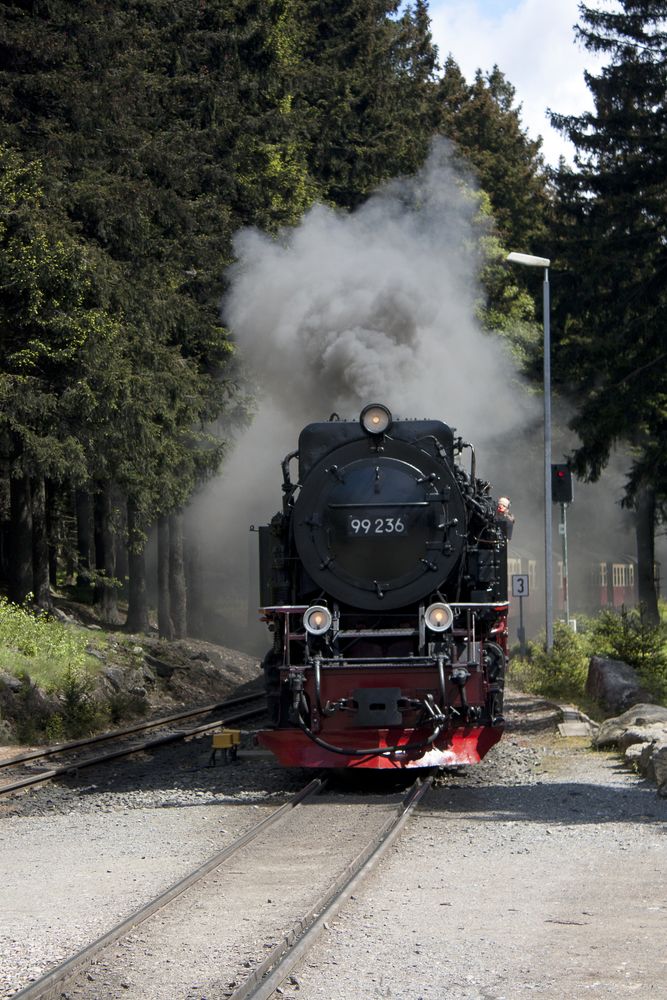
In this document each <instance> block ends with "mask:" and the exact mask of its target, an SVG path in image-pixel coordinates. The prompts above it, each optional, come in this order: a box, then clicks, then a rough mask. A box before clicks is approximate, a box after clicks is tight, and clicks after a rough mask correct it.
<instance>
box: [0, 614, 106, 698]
mask: <svg viewBox="0 0 667 1000" xmlns="http://www.w3.org/2000/svg"><path fill="white" fill-rule="evenodd" d="M87 645H88V639H87V637H86V635H85V634H83V633H82V632H80V631H79V630H77V629H75V628H72V627H71V626H69V625H66V624H65V623H63V622H59V621H56V620H55V619H52V618H49V617H48V615H45V614H39V615H38V614H33V613H32V612H31V611H29V610H28V609H26V608H23V607H19V606H18V605H16V604H11V603H10V602H9V601H7V600H6V599H5V598H4V597H0V652H1V654H2V665H3V669H5V670H7V671H9V672H10V673H12V674H15V675H16V676H17V677H22V676H29V677H30V678H31V680H32V681H34V682H38V683H39V684H40V685H42V686H44V687H48V686H49V685H52V684H54V683H56V684H58V683H59V682H60V679H61V678H62V677H64V676H67V672H68V671H75V672H76V673H77V674H85V673H86V672H89V671H93V670H95V668H96V665H97V661H96V660H95V659H94V658H92V657H90V656H89V655H88V653H87V652H86V646H87Z"/></svg>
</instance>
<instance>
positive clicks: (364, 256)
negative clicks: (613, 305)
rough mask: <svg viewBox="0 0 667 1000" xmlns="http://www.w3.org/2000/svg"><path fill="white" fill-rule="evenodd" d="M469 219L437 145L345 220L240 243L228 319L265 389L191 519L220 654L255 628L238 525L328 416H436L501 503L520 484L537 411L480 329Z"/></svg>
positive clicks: (250, 542) (244, 643)
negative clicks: (470, 454) (381, 411)
mask: <svg viewBox="0 0 667 1000" xmlns="http://www.w3.org/2000/svg"><path fill="white" fill-rule="evenodd" d="M478 212H479V202H478V198H477V196H476V194H475V192H474V186H473V184H472V182H471V180H470V178H465V177H463V176H462V174H461V173H460V171H459V170H458V169H457V168H455V167H454V165H453V163H452V158H451V155H450V148H449V145H448V144H447V143H446V142H445V141H444V140H440V141H438V142H437V143H436V144H435V145H434V147H433V150H432V152H431V155H430V157H429V159H428V162H427V163H426V165H425V166H424V168H423V169H422V170H421V171H420V172H419V173H418V174H417V175H416V176H415V177H412V178H407V179H403V180H399V181H395V182H393V183H390V184H388V185H387V186H385V187H383V188H382V189H381V190H379V191H378V192H376V193H375V194H373V195H372V197H370V198H369V200H368V201H367V202H366V203H365V204H364V205H362V206H361V207H360V208H359V209H358V210H357V211H355V212H353V213H340V212H336V211H334V210H332V209H329V208H326V207H323V206H321V205H320V206H316V207H315V208H313V209H312V210H311V211H310V212H309V213H308V214H307V215H306V216H305V217H304V219H303V220H302V222H301V224H300V225H299V226H297V227H296V228H294V229H289V230H285V231H284V232H282V233H281V234H280V235H279V236H278V237H277V238H273V237H270V236H267V235H266V234H264V233H260V232H258V231H256V230H244V231H242V232H240V233H239V234H238V235H237V238H236V240H235V250H236V255H237V261H238V263H237V264H236V265H234V267H232V268H231V269H230V273H229V279H230V290H229V293H228V295H227V297H226V299H225V302H224V303H223V316H224V319H225V322H226V323H227V324H228V325H229V327H230V329H231V330H232V333H233V335H234V338H235V340H236V343H237V345H238V351H239V355H240V358H241V361H242V363H243V364H244V365H245V366H247V367H248V368H250V369H251V371H252V378H253V380H254V381H255V382H256V384H257V385H258V387H259V398H258V405H257V416H256V418H255V420H254V422H253V424H252V426H251V427H250V429H249V430H248V431H247V432H246V433H244V434H243V435H241V436H240V438H239V440H238V441H237V443H236V447H235V449H234V451H233V452H232V454H231V455H230V457H229V458H228V460H227V462H226V464H225V466H224V468H223V474H222V476H221V477H220V478H219V479H218V480H216V481H215V482H214V483H213V484H210V486H209V488H208V489H207V490H206V492H205V494H204V496H203V497H201V498H200V499H199V501H198V505H197V508H196V510H195V517H194V519H193V520H194V521H195V523H198V524H199V525H200V526H201V528H202V529H203V530H204V533H205V538H206V545H205V547H206V550H207V551H208V552H212V553H216V554H217V555H218V558H217V561H216V566H215V570H214V571H212V572H211V575H210V577H209V579H210V585H209V588H210V590H212V591H213V592H214V593H213V594H212V595H211V596H212V597H213V598H214V603H217V604H218V605H219V606H220V607H222V606H223V605H224V608H225V614H224V628H223V629H220V627H219V626H218V627H215V631H216V632H217V633H218V636H219V637H221V638H222V640H223V641H225V642H227V643H228V644H230V645H233V644H236V645H238V646H241V647H245V648H248V645H249V643H248V637H249V635H250V632H249V629H250V628H251V623H252V622H253V621H254V620H255V619H256V615H255V614H254V609H255V608H256V607H257V594H256V580H253V579H252V577H253V574H254V567H255V566H256V544H255V541H256V536H252V535H251V536H250V538H249V536H248V526H249V525H250V524H251V523H254V524H261V523H266V522H267V521H268V520H269V519H270V517H271V516H272V515H273V513H275V511H276V510H277V509H279V507H280V501H281V490H280V484H281V473H280V461H281V459H282V458H283V456H284V455H285V454H286V453H287V452H289V451H292V450H293V449H294V448H296V444H297V439H298V434H299V431H300V430H301V428H302V427H303V426H304V425H305V424H306V423H310V422H311V421H314V420H326V419H327V418H328V417H329V415H330V414H331V413H332V411H337V412H339V413H340V415H341V416H342V417H344V418H352V419H356V417H357V416H358V414H359V410H360V408H361V407H362V406H363V405H364V404H365V403H368V402H371V401H379V402H384V403H386V404H387V405H388V406H389V408H390V409H391V410H392V412H393V413H394V415H395V416H406V417H428V418H437V419H442V420H444V421H445V422H447V423H449V424H450V425H452V426H454V427H456V428H457V430H458V432H459V433H460V434H462V435H463V436H464V438H465V439H466V440H471V441H473V442H474V443H475V444H476V445H477V446H478V472H479V474H480V475H482V476H483V477H484V478H489V479H492V480H493V481H494V486H495V492H496V495H498V494H500V493H502V492H508V491H509V489H510V486H511V484H512V479H511V475H516V474H517V473H516V471H515V472H514V473H512V474H511V473H510V470H509V469H508V465H507V454H508V452H511V451H512V450H514V451H517V450H519V449H516V448H514V449H512V448H508V447H507V445H508V443H509V442H514V444H516V435H515V434H514V432H515V430H516V429H517V428H519V427H524V428H525V427H526V425H533V424H534V423H535V421H537V422H538V424H539V404H538V403H537V402H536V401H535V399H534V397H532V396H530V395H529V394H528V393H527V392H525V390H524V389H523V388H522V387H521V385H520V384H519V382H518V379H517V375H516V371H515V370H514V367H513V365H512V363H511V359H510V358H509V355H508V353H507V351H506V350H505V347H504V345H503V342H502V340H501V338H500V337H498V336H495V335H491V334H486V333H484V332H483V331H482V330H481V327H480V326H479V324H478V322H477V321H476V319H475V315H476V310H477V309H478V308H479V305H480V302H481V301H482V293H481V290H480V285H479V281H478V274H479V269H480V265H481V263H482V261H481V258H480V242H479V241H480V237H481V235H482V234H483V232H484V229H483V224H482V223H481V222H480V221H479V219H478ZM496 470H500V472H501V476H500V477H499V478H496ZM534 471H535V479H536V482H535V484H530V483H529V480H530V475H528V476H525V475H523V476H522V480H523V483H524V488H525V490H526V492H530V493H532V491H533V487H534V489H535V490H538V489H539V483H540V465H539V461H538V462H537V463H536V465H535V469H534ZM247 567H248V569H246V568H247ZM246 573H248V575H249V578H248V580H247V582H246V579H245V574H246ZM247 608H248V609H250V613H248V612H247V610H246V609H247ZM246 622H247V623H248V624H247V625H246ZM239 623H240V624H241V626H242V627H241V628H240V629H238V627H237V626H238V624H239ZM256 634H257V633H256ZM261 636H262V637H261V639H259V643H263V644H264V645H266V638H265V635H264V633H263V632H262V633H261ZM256 648H260V647H259V645H258V647H256Z"/></svg>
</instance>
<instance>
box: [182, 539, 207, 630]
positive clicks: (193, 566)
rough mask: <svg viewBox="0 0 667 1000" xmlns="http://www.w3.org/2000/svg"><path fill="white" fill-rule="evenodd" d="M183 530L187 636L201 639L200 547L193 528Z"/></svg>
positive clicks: (201, 587) (202, 596) (201, 590)
mask: <svg viewBox="0 0 667 1000" xmlns="http://www.w3.org/2000/svg"><path fill="white" fill-rule="evenodd" d="M185 527H186V530H185V584H186V588H187V595H188V600H187V604H188V607H187V611H188V635H191V636H195V637H196V638H197V639H202V638H203V632H204V593H203V586H202V559H201V546H200V544H199V538H198V537H197V534H196V532H195V531H194V530H193V526H192V525H190V524H187V523H186V526H185Z"/></svg>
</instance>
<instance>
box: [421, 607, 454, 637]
mask: <svg viewBox="0 0 667 1000" xmlns="http://www.w3.org/2000/svg"><path fill="white" fill-rule="evenodd" d="M424 620H425V622H426V625H427V626H428V628H430V630H431V631H432V632H446V631H447V629H448V628H451V627H452V622H453V621H454V612H453V611H452V609H451V608H450V606H449V604H444V603H438V604H429V606H428V607H427V609H426V613H425V614H424Z"/></svg>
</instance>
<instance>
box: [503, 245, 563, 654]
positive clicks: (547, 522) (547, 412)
mask: <svg viewBox="0 0 667 1000" xmlns="http://www.w3.org/2000/svg"><path fill="white" fill-rule="evenodd" d="M507 260H509V261H511V262H512V263H513V264H522V265H524V267H542V268H544V285H543V291H544V295H543V300H542V301H543V308H542V320H543V323H544V603H545V621H546V633H547V652H551V650H552V649H553V645H554V623H553V582H552V576H551V559H552V555H551V549H552V539H551V329H550V316H549V311H550V310H549V265H550V264H551V261H550V260H549V258H548V257H533V256H532V254H528V253H510V254H508V255H507Z"/></svg>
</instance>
